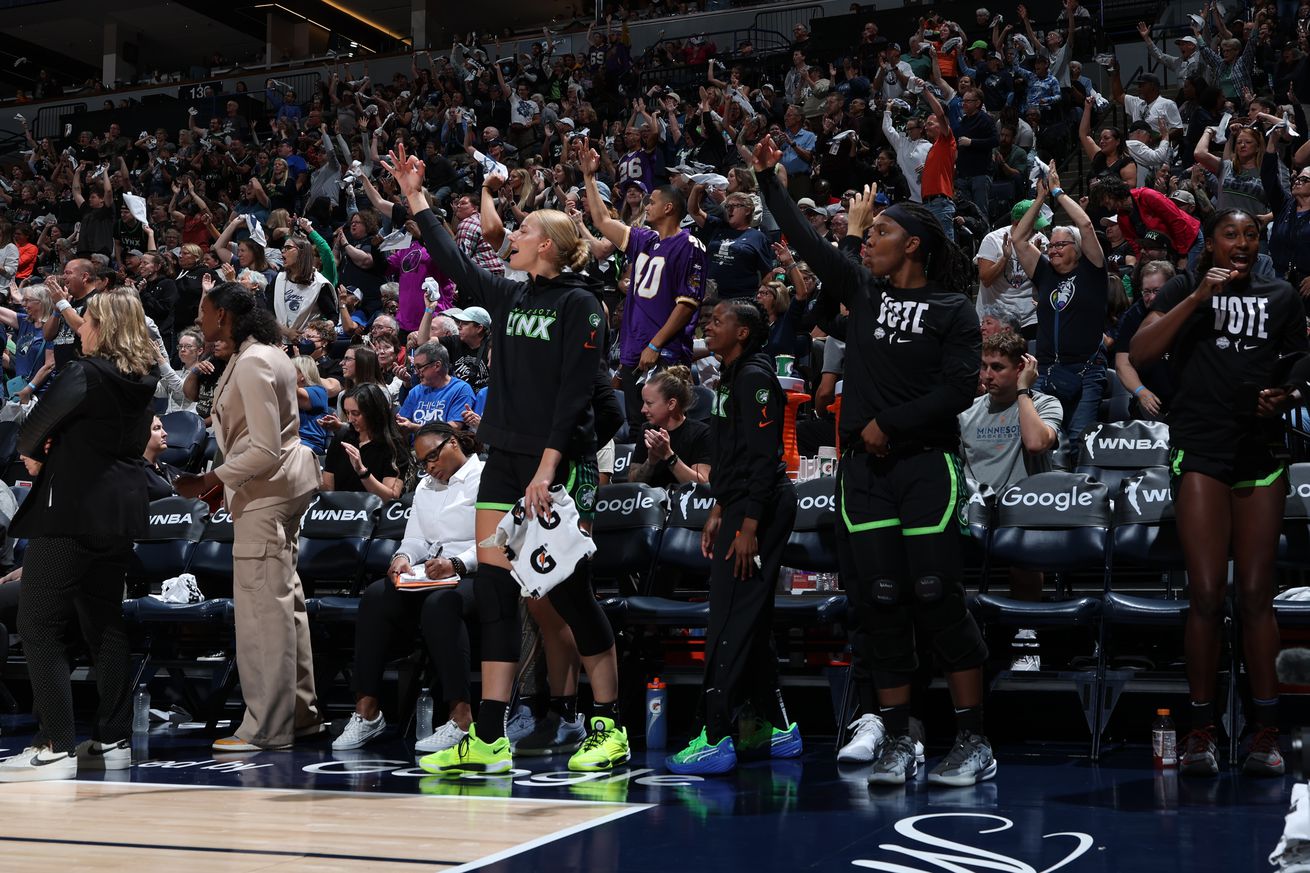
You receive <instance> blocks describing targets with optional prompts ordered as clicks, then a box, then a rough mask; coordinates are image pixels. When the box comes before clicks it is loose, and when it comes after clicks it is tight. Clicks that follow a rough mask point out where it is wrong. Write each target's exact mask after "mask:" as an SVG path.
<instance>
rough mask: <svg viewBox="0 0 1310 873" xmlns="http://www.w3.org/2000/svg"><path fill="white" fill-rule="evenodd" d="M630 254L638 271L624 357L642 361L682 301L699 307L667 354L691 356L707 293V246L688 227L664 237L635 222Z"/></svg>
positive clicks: (627, 313)
mask: <svg viewBox="0 0 1310 873" xmlns="http://www.w3.org/2000/svg"><path fill="white" fill-rule="evenodd" d="M625 254H626V255H627V258H628V263H629V264H631V265H632V275H631V278H630V279H629V280H628V297H627V302H626V304H625V305H624V307H623V341H622V345H621V347H620V354H619V360H620V363H623V364H627V365H632V364H635V363H637V359H638V358H640V357H641V350H642V349H644V348H645V347H646V344H647V343H649V342H650V341H651V340H652V339H654V338H655V335H656V334H657V333H659V332H660V330H661V329H662V328H663V327H664V325H665V324H666V323H667V322H668V320H669V316H670V315H672V314H673V309H674V307H676V306H677V305H678V303H679V301H686V302H688V303H690V304H692V305H693V306H695V307H696V313H695V314H694V315H692V317H691V321H690V322H689V323H688V324H687V329H686V330H684V331H683V332H682V334H681V335H680V336H677V337H674V338H673V340H672V341H671V342H669V343H668V345H667V346H666V347H665V349H664V355H665V357H666V358H667V359H669V360H670V361H671V362H673V363H682V364H685V363H687V362H689V361H690V360H691V342H692V337H693V336H694V334H695V333H696V321H697V319H698V318H699V317H700V303H701V299H702V298H703V297H704V296H705V246H704V245H703V244H702V243H701V241H700V240H698V239H696V238H695V237H693V236H692V235H691V234H689V233H687V231H685V230H680V231H678V232H677V233H675V234H674V235H673V236H671V237H669V238H668V239H663V240H662V239H660V237H659V234H657V233H656V232H655V231H653V230H651V229H649V228H645V227H634V228H632V229H631V230H630V231H628V248H627V251H626V252H625Z"/></svg>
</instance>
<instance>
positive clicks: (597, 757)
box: [569, 715, 629, 773]
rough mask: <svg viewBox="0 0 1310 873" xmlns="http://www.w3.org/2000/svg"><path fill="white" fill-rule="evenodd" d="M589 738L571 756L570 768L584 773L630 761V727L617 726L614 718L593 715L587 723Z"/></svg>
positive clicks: (606, 768)
mask: <svg viewBox="0 0 1310 873" xmlns="http://www.w3.org/2000/svg"><path fill="white" fill-rule="evenodd" d="M587 728H588V731H587V738H586V739H585V740H583V741H582V747H581V748H580V749H578V750H577V751H576V752H574V753H573V757H571V758H569V769H570V770H575V771H578V772H582V773H593V772H595V771H597V770H612V769H613V768H615V767H618V766H619V765H620V764H626V763H628V757H629V749H628V729H627V728H621V727H617V726H616V725H615V724H614V719H612V718H605V717H604V716H600V715H597V716H593V717H592V718H591V720H590V721H589V722H588V723H587Z"/></svg>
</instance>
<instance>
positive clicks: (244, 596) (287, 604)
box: [232, 493, 322, 746]
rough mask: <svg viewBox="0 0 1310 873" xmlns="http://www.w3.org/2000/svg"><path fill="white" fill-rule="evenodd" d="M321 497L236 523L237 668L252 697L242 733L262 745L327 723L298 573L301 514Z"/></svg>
mask: <svg viewBox="0 0 1310 873" xmlns="http://www.w3.org/2000/svg"><path fill="white" fill-rule="evenodd" d="M313 496H314V495H313V494H312V493H311V494H306V495H305V496H304V497H300V498H297V499H295V500H289V501H287V502H285V503H278V504H274V505H273V506H263V507H260V508H258V509H247V510H245V511H244V512H242V513H241V515H240V517H238V518H236V519H235V520H234V522H233V525H234V539H233V543H232V581H233V585H232V596H233V600H234V601H235V606H236V636H237V671H238V672H239V673H240V676H241V695H242V697H243V698H244V699H245V702H246V715H245V719H244V720H243V721H242V722H241V727H239V728H238V729H237V730H236V732H235V733H236V735H237V736H238V737H240V738H241V739H243V740H245V741H247V742H251V743H255V744H257V745H260V746H283V745H288V744H290V743H291V742H293V741H294V740H295V734H296V731H298V730H306V729H308V728H311V727H314V726H316V725H318V724H319V723H320V722H321V721H322V717H321V716H320V715H319V711H318V699H317V696H316V695H315V693H314V658H313V654H312V653H311V652H310V648H309V618H308V616H307V615H306V613H305V592H304V589H303V588H301V586H300V577H299V576H298V575H296V550H297V546H298V545H299V539H300V517H301V516H302V515H304V513H305V510H306V509H308V508H309V504H310V501H311V500H312V499H313Z"/></svg>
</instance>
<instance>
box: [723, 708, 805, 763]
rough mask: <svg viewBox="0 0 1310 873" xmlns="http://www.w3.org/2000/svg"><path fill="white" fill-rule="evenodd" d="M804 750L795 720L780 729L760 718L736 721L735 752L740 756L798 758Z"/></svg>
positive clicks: (748, 757) (752, 757) (751, 757)
mask: <svg viewBox="0 0 1310 873" xmlns="http://www.w3.org/2000/svg"><path fill="white" fill-rule="evenodd" d="M802 751H804V744H803V742H802V740H801V730H800V728H799V727H797V725H796V723H795V722H792V723H791V724H789V725H787V729H786V730H780V729H779V728H776V727H774V726H773V725H771V724H769V722H767V721H765V720H764V719H762V718H758V717H755V718H750V719H742V720H740V721H739V722H738V738H737V754H738V755H739V756H741V757H742V758H747V759H755V758H799V757H800V756H801V752H802Z"/></svg>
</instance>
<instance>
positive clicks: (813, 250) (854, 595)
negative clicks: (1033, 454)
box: [754, 137, 996, 785]
mask: <svg viewBox="0 0 1310 873" xmlns="http://www.w3.org/2000/svg"><path fill="white" fill-rule="evenodd" d="M778 157H779V154H778V151H777V148H776V147H775V146H774V144H773V141H772V140H771V139H769V138H767V137H766V138H765V140H764V141H763V142H762V143H761V144H760V145H759V146H758V147H757V148H756V150H755V158H754V165H755V171H756V173H757V175H759V176H760V181H761V184H760V188H761V191H762V192H763V194H764V199H765V203H766V204H767V205H768V207H769V211H770V212H772V213H773V215H774V216H775V217H777V219H778V225H779V226H780V227H781V228H782V230H783V232H784V233H785V234H786V235H787V238H788V239H789V240H790V241H791V243H792V245H794V246H795V247H796V248H797V250H798V252H799V254H800V255H801V256H802V257H804V258H805V260H806V261H807V262H808V263H809V264H810V265H811V266H812V267H813V268H814V272H815V273H816V274H817V275H818V276H819V278H820V279H822V280H823V290H824V293H823V295H821V297H820V304H819V305H820V306H822V307H824V310H825V311H824V312H823V313H821V314H820V319H821V320H822V319H824V318H827V319H828V320H831V319H832V318H833V317H834V316H835V315H836V312H835V309H836V307H837V304H839V303H840V304H843V305H845V306H846V308H847V309H848V310H849V312H850V318H849V326H848V329H847V333H846V337H847V349H846V351H847V357H846V373H845V394H844V397H843V401H842V404H843V405H842V419H841V444H842V445H843V446H846V447H847V448H846V451H845V453H844V454H843V457H842V460H841V464H840V466H839V468H838V475H837V488H838V505H839V509H840V515H841V519H842V524H839V525H838V526H837V545H838V557H839V560H840V561H841V573H842V577H843V582H844V584H845V586H846V591H847V595H848V596H849V597H850V598H851V599H852V601H853V602H854V604H855V609H856V616H857V618H856V627H857V629H856V631H855V632H853V639H852V643H853V645H854V648H855V651H856V658H857V666H858V667H859V671H858V674H857V682H858V683H859V684H858V685H857V688H859V690H860V707H861V710H862V712H863V713H864V714H865V715H867V716H869V717H868V718H867V719H862V721H863V723H864V730H866V731H869V732H874V731H876V730H880V729H881V728H882V727H883V726H884V725H885V728H886V731H887V733H888V734H889V735H890V736H889V738H888V741H887V742H884V743H882V744H881V746H882V748H881V754H879V755H878V757H877V761H876V762H875V764H874V767H873V775H872V776H870V782H871V783H873V784H888V783H889V784H900V783H904V782H905V780H906V779H907V778H909V777H912V776H913V775H914V774H915V773H916V772H917V769H918V764H917V761H916V757H917V756H918V752H917V750H916V748H915V743H914V741H913V740H912V739H911V738H910V736H909V727H910V724H909V720H910V679H911V676H912V675H913V674H914V672H915V670H916V669H917V668H918V658H917V656H916V641H915V637H916V635H920V634H921V635H923V636H925V637H927V639H926V640H925V641H924V642H925V647H928V648H931V649H932V651H933V652H934V654H935V655H936V658H937V660H938V661H940V662H941V664H942V665H943V666H944V667H945V670H946V681H947V684H948V685H949V686H950V690H951V699H952V700H953V702H954V704H955V712H956V720H957V723H958V734H957V737H956V742H955V745H954V747H953V748H952V749H951V751H950V753H949V754H948V755H947V756H946V758H945V760H943V761H942V762H941V763H939V764H938V765H937V766H936V767H934V768H933V770H932V772H931V773H929V775H928V778H929V780H930V781H932V782H935V783H939V784H945V785H973V784H975V783H976V782H978V781H980V780H983V779H990V778H991V777H992V776H994V775H995V774H996V763H995V761H994V760H993V758H992V751H991V744H990V743H989V742H988V741H987V738H986V737H985V736H983V696H982V694H983V686H982V664H983V662H984V660H985V659H986V657H987V647H986V645H985V644H984V643H983V639H982V635H981V634H980V633H979V632H978V626H977V625H976V624H975V623H974V620H973V618H972V616H970V615H969V612H968V611H967V610H966V609H965V605H964V586H963V584H962V576H963V566H962V559H961V555H960V542H959V535H960V532H959V527H958V524H959V522H958V520H957V519H958V516H957V511H958V504H959V499H960V493H959V484H960V474H959V467H958V460H957V458H956V451H957V450H958V448H959V442H960V429H959V425H958V423H957V421H956V416H957V415H958V414H959V413H960V412H962V411H964V410H965V409H967V408H968V407H969V404H970V403H972V402H973V397H974V393H975V390H976V389H977V387H978V362H979V360H980V359H981V337H980V334H979V330H978V316H977V314H976V313H975V312H974V309H973V305H972V304H971V303H970V302H969V300H968V299H967V298H966V297H965V296H964V295H963V294H961V293H960V292H959V291H958V290H955V289H960V288H965V287H968V285H969V276H970V272H971V268H970V265H969V259H968V257H967V256H966V255H965V254H964V253H963V252H962V251H960V250H959V248H957V247H956V246H955V244H954V243H952V242H950V241H949V240H947V239H946V235H945V233H944V232H943V231H942V227H941V225H940V224H939V223H938V222H937V219H936V217H935V216H934V215H933V213H932V212H930V211H929V210H927V209H926V208H925V207H923V206H922V205H919V204H913V203H897V204H894V205H893V206H890V207H888V208H887V209H884V210H882V212H881V213H880V214H879V215H877V217H876V218H875V217H873V215H872V212H873V210H874V209H875V206H874V198H875V197H876V194H877V192H876V189H874V188H872V187H869V188H866V189H865V191H864V193H863V195H861V196H859V197H857V198H856V199H855V200H854V201H853V202H852V205H851V209H850V213H849V214H850V224H849V225H848V230H847V234H848V235H847V237H846V238H845V239H843V240H842V243H841V251H839V250H837V249H835V248H833V247H832V246H830V245H828V244H827V243H825V242H824V241H823V240H822V239H821V238H820V237H819V236H818V235H817V234H815V233H814V232H813V231H812V230H811V229H810V227H809V223H808V222H807V221H805V219H804V217H803V216H802V215H801V213H800V211H799V210H798V209H797V208H796V204H794V203H792V202H791V198H789V197H788V196H787V194H786V191H784V190H783V188H782V186H781V185H780V184H779V183H778V181H777V179H776V178H775V176H774V174H773V173H772V172H768V171H770V170H772V169H773V167H774V165H775V164H777V162H778ZM866 230H867V231H869V240H868V242H867V243H865V244H864V245H863V248H862V249H860V246H861V241H862V240H863V238H864V233H865V231H866ZM857 249H860V259H861V261H860V263H858V264H857V263H856V262H855V261H854V259H853V256H854V255H855V253H856V251H857ZM870 668H872V671H873V675H872V676H870V673H869V671H870ZM875 685H876V688H877V697H876V700H875V697H874V687H875ZM875 708H877V709H878V714H877V715H875V714H874V709H875ZM879 716H880V718H881V721H882V724H881V725H880V724H879V723H878V721H877V719H878V718H879Z"/></svg>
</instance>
